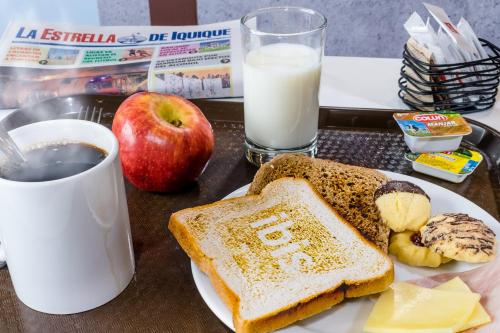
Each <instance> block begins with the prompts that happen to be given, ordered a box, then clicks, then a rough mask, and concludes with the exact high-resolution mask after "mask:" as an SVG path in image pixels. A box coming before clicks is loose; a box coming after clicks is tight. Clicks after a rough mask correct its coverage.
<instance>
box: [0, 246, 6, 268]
mask: <svg viewBox="0 0 500 333" xmlns="http://www.w3.org/2000/svg"><path fill="white" fill-rule="evenodd" d="M6 260H7V258H6V256H5V250H4V248H3V246H2V243H0V268H2V267H4V266H5V265H6V264H7V262H6Z"/></svg>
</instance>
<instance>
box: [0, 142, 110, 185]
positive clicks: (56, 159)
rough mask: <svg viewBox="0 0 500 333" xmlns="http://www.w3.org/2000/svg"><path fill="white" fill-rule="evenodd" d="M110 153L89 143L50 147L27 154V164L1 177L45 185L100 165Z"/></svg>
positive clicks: (0, 173)
mask: <svg viewBox="0 0 500 333" xmlns="http://www.w3.org/2000/svg"><path fill="white" fill-rule="evenodd" d="M106 155H107V153H106V151H104V150H103V149H101V148H99V147H96V146H93V145H90V144H87V143H60V144H48V145H46V146H42V147H38V148H35V149H32V150H28V151H26V152H24V157H25V158H26V162H25V163H23V164H22V165H19V166H8V164H7V166H6V167H3V168H2V169H1V170H0V177H2V178H5V179H8V180H14V181H19V182H44V181H49V180H56V179H61V178H66V177H70V176H74V175H76V174H79V173H81V172H84V171H85V170H88V169H90V168H92V167H94V166H96V165H97V164H99V163H100V162H101V161H102V160H104V158H106Z"/></svg>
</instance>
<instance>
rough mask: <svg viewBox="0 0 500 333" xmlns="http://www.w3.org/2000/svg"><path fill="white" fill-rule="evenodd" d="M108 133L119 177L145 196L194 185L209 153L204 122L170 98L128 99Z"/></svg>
mask: <svg viewBox="0 0 500 333" xmlns="http://www.w3.org/2000/svg"><path fill="white" fill-rule="evenodd" d="M112 129H113V133H114V134H115V135H116V137H117V138H118V142H119V143H120V158H121V162H122V166H123V173H124V174H125V177H127V179H128V180H129V181H130V182H131V183H132V184H134V185H135V186H137V187H138V188H140V189H143V190H146V191H154V192H170V191H175V190H178V189H179V188H181V187H183V186H184V185H186V184H188V183H190V182H192V181H194V180H196V179H197V178H198V176H199V175H200V174H201V173H202V171H203V169H204V168H205V166H206V164H207V162H208V160H209V158H210V156H211V155H212V151H213V148H214V135H213V132H212V127H211V126H210V123H209V122H208V120H207V118H205V116H204V115H203V113H202V112H201V111H200V109H199V108H198V107H197V106H196V105H194V104H193V103H191V102H190V101H188V100H186V99H185V98H182V97H180V96H175V95H167V94H158V93H152V92H140V93H137V94H134V95H132V96H130V97H128V98H127V99H126V100H125V101H123V103H122V104H121V105H120V107H119V108H118V110H117V112H116V115H115V118H114V120H113V128H112Z"/></svg>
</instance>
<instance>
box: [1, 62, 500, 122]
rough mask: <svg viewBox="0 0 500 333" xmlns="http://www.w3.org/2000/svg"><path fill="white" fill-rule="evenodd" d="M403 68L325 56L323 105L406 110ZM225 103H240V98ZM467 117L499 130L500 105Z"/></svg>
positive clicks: (322, 73) (388, 64) (3, 111)
mask: <svg viewBox="0 0 500 333" xmlns="http://www.w3.org/2000/svg"><path fill="white" fill-rule="evenodd" d="M401 66H402V64H401V59H396V58H361V57H331V56H326V57H324V59H323V66H322V72H321V90H320V98H319V102H320V105H321V106H332V107H356V108H368V109H403V110H406V109H408V107H407V106H406V104H404V103H403V102H402V101H401V100H400V99H399V97H398V95H397V92H398V90H399V88H398V83H397V81H398V79H399V71H400V69H401ZM499 94H500V92H499ZM499 97H500V96H497V101H498V100H499ZM226 100H228V101H241V98H231V99H226ZM9 112H12V110H0V119H1V118H2V117H3V116H5V115H7V114H8V113H9ZM467 117H469V118H471V119H474V120H477V121H480V122H482V123H483V124H486V125H488V126H490V127H493V128H495V129H496V130H497V131H500V102H497V103H496V104H495V106H494V107H493V108H492V109H491V110H488V111H483V112H478V113H475V114H470V115H467Z"/></svg>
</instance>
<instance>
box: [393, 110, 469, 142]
mask: <svg viewBox="0 0 500 333" xmlns="http://www.w3.org/2000/svg"><path fill="white" fill-rule="evenodd" d="M393 117H394V119H395V120H396V122H397V123H398V125H399V127H400V128H401V130H402V131H403V132H404V133H405V134H407V135H410V136H415V137H422V138H423V137H426V138H430V137H446V136H460V135H462V136H463V135H467V134H470V133H472V128H471V127H470V126H469V124H467V121H465V119H464V118H463V117H462V116H461V115H460V114H459V113H456V112H453V111H440V112H432V113H429V112H411V113H395V114H394V115H393Z"/></svg>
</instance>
